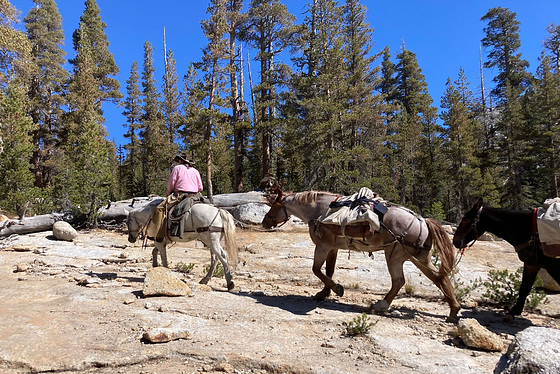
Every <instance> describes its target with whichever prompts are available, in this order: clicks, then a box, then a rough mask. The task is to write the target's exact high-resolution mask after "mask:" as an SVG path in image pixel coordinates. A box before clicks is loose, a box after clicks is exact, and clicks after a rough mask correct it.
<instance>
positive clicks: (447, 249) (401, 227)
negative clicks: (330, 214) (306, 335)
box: [263, 188, 460, 322]
mask: <svg viewBox="0 0 560 374" xmlns="http://www.w3.org/2000/svg"><path fill="white" fill-rule="evenodd" d="M274 192H275V193H276V199H275V200H274V201H273V202H271V208H270V211H269V212H268V213H267V214H266V216H265V218H264V220H263V227H264V228H266V229H271V228H273V227H276V226H278V225H279V224H282V223H283V222H286V221H287V220H288V219H289V217H290V216H291V215H294V216H296V217H298V218H300V219H302V220H303V221H304V222H306V223H308V225H309V234H310V236H311V240H313V243H314V244H315V254H314V256H313V273H314V274H315V275H316V276H317V277H318V278H319V279H321V281H322V282H323V283H324V288H323V289H322V290H321V291H320V292H318V293H317V294H316V295H315V297H314V298H315V299H316V300H324V299H325V298H326V297H328V296H329V295H330V293H331V290H332V291H334V292H335V293H336V294H337V295H338V296H343V294H344V287H343V286H342V285H340V284H337V283H335V282H334V281H333V279H332V276H333V274H334V270H335V265H336V257H337V253H338V250H339V249H351V250H356V251H365V252H374V251H380V250H383V251H384V252H385V259H386V261H387V266H388V270H389V273H390V275H391V289H390V290H389V292H388V293H387V294H386V295H385V297H384V299H383V300H380V301H378V302H377V303H376V304H374V305H372V309H374V310H376V311H383V310H386V309H388V308H389V305H391V302H392V301H393V299H394V298H395V296H396V295H397V293H398V292H399V290H400V289H401V288H402V286H403V285H404V284H405V277H404V272H403V264H404V262H405V261H406V260H410V261H412V263H414V264H415V265H416V266H417V267H418V269H420V271H422V273H424V274H425V275H426V276H427V277H428V278H429V279H430V280H431V281H432V282H434V284H435V285H436V286H437V287H438V288H439V289H440V290H441V291H442V292H443V294H444V297H445V300H446V301H447V302H448V304H449V307H450V312H449V317H448V319H447V320H448V321H451V322H455V321H456V320H457V313H458V312H459V309H460V306H459V303H458V302H457V300H456V298H455V294H454V291H453V285H452V284H451V282H450V280H449V277H448V275H449V273H450V271H451V270H452V268H453V265H454V258H455V253H454V252H455V251H454V249H453V245H452V244H451V240H450V239H449V237H448V236H447V233H446V232H445V231H444V229H443V228H442V227H441V225H440V224H439V223H438V222H436V221H435V220H433V219H430V218H428V219H424V218H422V217H420V216H419V215H417V214H415V213H414V212H412V211H410V210H408V209H406V208H404V207H400V206H397V205H390V206H389V207H388V210H387V212H386V213H385V215H384V217H383V229H381V231H380V232H375V233H369V234H367V235H365V236H364V237H362V238H357V239H356V238H351V237H347V236H341V233H340V232H336V230H335V231H333V228H332V227H331V226H333V225H326V224H323V223H321V222H319V221H318V220H317V218H319V217H320V216H321V215H322V214H323V213H325V212H326V211H327V209H328V208H329V205H330V203H331V202H332V201H333V200H335V198H336V197H337V196H338V195H335V194H332V193H328V192H315V191H307V192H300V193H296V194H288V195H286V196H284V194H283V193H282V191H281V189H280V188H275V189H274ZM432 247H434V248H436V249H437V250H438V251H439V254H440V258H441V267H440V269H439V270H438V269H437V268H436V267H435V266H434V265H433V264H432V262H431V257H432V256H431V254H432ZM325 262H326V265H325V270H326V273H323V271H322V267H323V264H325Z"/></svg>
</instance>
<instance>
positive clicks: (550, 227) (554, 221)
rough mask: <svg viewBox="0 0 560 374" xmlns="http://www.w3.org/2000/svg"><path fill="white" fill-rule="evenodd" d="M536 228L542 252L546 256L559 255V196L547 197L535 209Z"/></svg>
mask: <svg viewBox="0 0 560 374" xmlns="http://www.w3.org/2000/svg"><path fill="white" fill-rule="evenodd" d="M537 230H538V232H539V240H540V242H541V245H542V248H543V252H544V254H545V255H547V256H551V257H559V256H560V197H556V198H554V199H548V200H546V201H545V202H544V204H543V206H542V208H538V209H537Z"/></svg>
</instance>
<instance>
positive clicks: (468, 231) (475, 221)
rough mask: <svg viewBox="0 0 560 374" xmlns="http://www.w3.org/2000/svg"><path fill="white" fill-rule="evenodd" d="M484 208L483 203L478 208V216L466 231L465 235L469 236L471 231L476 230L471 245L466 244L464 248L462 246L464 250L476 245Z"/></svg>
mask: <svg viewBox="0 0 560 374" xmlns="http://www.w3.org/2000/svg"><path fill="white" fill-rule="evenodd" d="M482 208H483V206H482V205H481V206H480V208H478V211H477V212H476V216H475V217H474V219H473V221H472V223H471V226H470V227H469V229H468V230H467V232H466V233H465V237H467V235H468V234H469V233H470V232H471V231H474V240H473V241H472V243H471V244H470V245H465V246H464V247H463V248H461V250H462V251H464V250H465V249H466V248H470V247H472V246H473V245H474V243H476V241H477V239H478V237H479V235H478V223H479V222H480V215H481V214H482Z"/></svg>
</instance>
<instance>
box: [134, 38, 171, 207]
mask: <svg viewBox="0 0 560 374" xmlns="http://www.w3.org/2000/svg"><path fill="white" fill-rule="evenodd" d="M154 73H155V67H154V58H153V47H152V45H151V44H150V43H149V42H148V41H146V42H145V43H144V68H143V71H142V95H143V100H144V106H143V113H142V131H141V133H140V135H141V138H142V146H143V152H144V153H143V159H142V162H143V172H144V174H143V181H144V186H143V192H144V194H158V195H160V196H165V193H166V189H167V178H168V174H169V167H170V164H171V158H172V157H173V155H172V153H171V152H170V149H169V141H168V139H169V137H168V136H167V134H168V132H167V129H166V127H165V121H164V119H163V114H162V112H161V102H160V95H159V93H158V91H157V89H156V80H155V78H154Z"/></svg>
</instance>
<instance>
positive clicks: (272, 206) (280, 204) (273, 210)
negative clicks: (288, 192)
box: [266, 189, 290, 227]
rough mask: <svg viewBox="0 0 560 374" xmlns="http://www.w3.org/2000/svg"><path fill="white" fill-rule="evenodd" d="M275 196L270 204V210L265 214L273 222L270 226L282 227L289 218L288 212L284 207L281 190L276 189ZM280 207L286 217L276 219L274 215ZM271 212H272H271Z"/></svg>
mask: <svg viewBox="0 0 560 374" xmlns="http://www.w3.org/2000/svg"><path fill="white" fill-rule="evenodd" d="M275 192H277V196H276V198H275V199H274V201H273V202H272V203H271V204H270V211H269V212H268V213H267V214H266V217H268V218H269V219H270V220H272V222H273V226H272V227H282V226H283V225H284V224H285V223H286V222H288V220H289V219H290V215H289V214H288V210H287V209H286V205H284V196H283V194H282V190H280V189H278V190H277V191H275ZM280 209H282V210H283V211H284V216H285V217H286V219H285V220H283V221H277V220H276V216H277V215H278V212H279V210H280ZM271 213H272V214H271Z"/></svg>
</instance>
